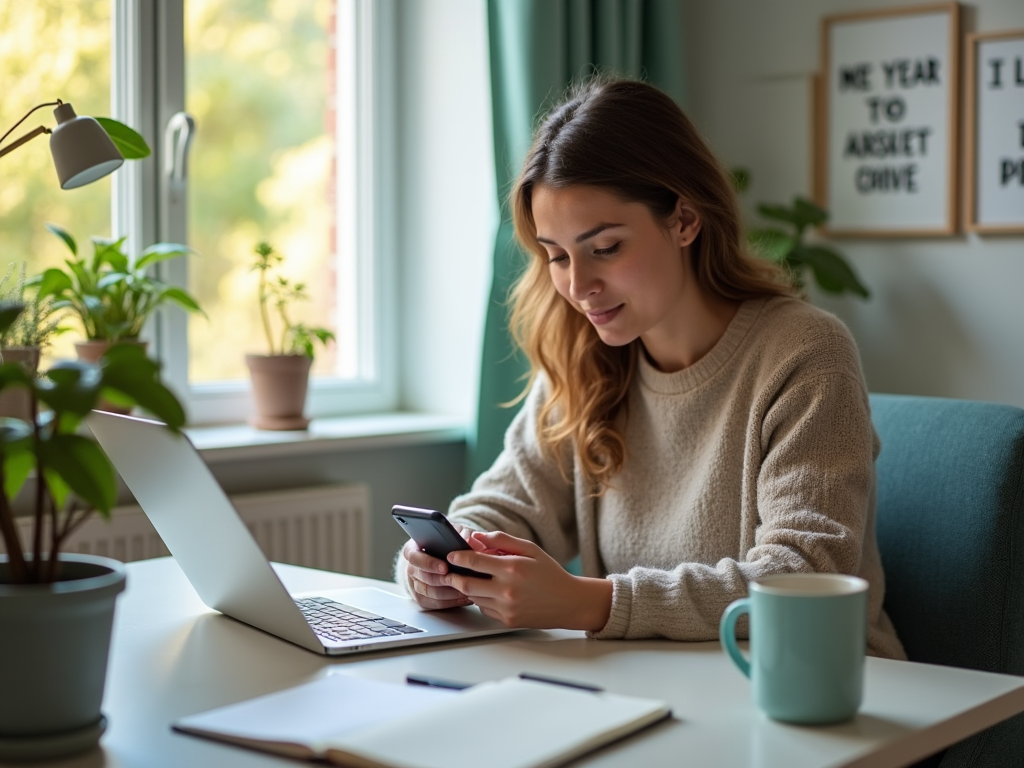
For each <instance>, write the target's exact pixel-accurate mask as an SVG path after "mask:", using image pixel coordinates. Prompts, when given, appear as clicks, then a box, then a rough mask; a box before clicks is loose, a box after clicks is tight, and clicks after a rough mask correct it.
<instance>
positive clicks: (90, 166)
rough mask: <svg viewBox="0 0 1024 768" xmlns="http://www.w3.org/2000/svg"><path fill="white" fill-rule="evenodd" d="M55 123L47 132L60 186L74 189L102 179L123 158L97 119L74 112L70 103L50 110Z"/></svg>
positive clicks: (118, 165)
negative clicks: (51, 130) (51, 129)
mask: <svg viewBox="0 0 1024 768" xmlns="http://www.w3.org/2000/svg"><path fill="white" fill-rule="evenodd" d="M53 116H54V117H55V118H56V119H57V127H56V128H54V129H53V132H52V133H51V134H50V153H51V154H52V155H53V165H54V167H56V169H57V178H58V179H59V180H60V186H61V189H74V188H75V187H81V186H82V185H84V184H89V183H91V182H94V181H96V179H101V178H103V177H104V176H106V175H107V174H108V173H111V172H113V171H115V170H117V169H118V168H120V167H121V164H122V163H124V158H123V157H122V156H121V153H120V152H118V151H117V147H115V146H114V142H113V141H111V140H110V136H108V135H107V132H106V131H105V130H103V126H101V125H100V124H99V123H98V122H96V121H95V120H94V119H93V118H91V117H87V116H85V115H81V116H79V115H76V114H75V110H74V109H72V107H71V105H70V104H67V103H64V104H61V105H60V106H58V107H57V108H56V109H55V110H53Z"/></svg>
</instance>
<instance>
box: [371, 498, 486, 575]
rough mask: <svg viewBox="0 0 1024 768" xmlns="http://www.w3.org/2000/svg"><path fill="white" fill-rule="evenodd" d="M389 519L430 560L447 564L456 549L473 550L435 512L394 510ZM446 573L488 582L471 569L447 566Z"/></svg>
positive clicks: (397, 507) (405, 508)
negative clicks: (432, 558)
mask: <svg viewBox="0 0 1024 768" xmlns="http://www.w3.org/2000/svg"><path fill="white" fill-rule="evenodd" d="M391 516H392V517H393V518H395V522H396V523H398V524H399V525H400V526H402V528H403V529H404V530H405V532H406V533H407V534H409V538H410V539H412V540H413V541H415V542H416V543H417V544H418V545H419V548H420V549H422V550H423V551H424V552H426V553H427V554H428V555H430V556H431V557H436V558H437V559H438V560H444V561H445V562H448V553H449V552H455V551H456V550H459V549H472V547H470V546H469V544H467V543H466V540H465V539H464V538H462V535H461V534H460V533H459V532H458V531H457V530H455V526H454V525H452V524H451V523H450V522H449V521H448V518H447V517H445V516H444V515H442V514H441V513H440V512H438V511H437V510H435V509H417V508H416V507H403V506H397V505H396V506H394V507H392V508H391ZM448 570H450V571H451V572H452V573H461V574H464V575H466V576H477V577H479V578H481V579H489V578H491V575H490V574H489V573H480V572H479V571H474V570H472V569H470V568H461V567H459V566H457V565H452V564H451V563H448Z"/></svg>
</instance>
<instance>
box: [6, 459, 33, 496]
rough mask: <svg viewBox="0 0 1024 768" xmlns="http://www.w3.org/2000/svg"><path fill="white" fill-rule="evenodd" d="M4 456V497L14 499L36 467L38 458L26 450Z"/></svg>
mask: <svg viewBox="0 0 1024 768" xmlns="http://www.w3.org/2000/svg"><path fill="white" fill-rule="evenodd" d="M5 454H6V455H5V456H4V495H5V496H6V497H7V498H8V499H14V497H15V496H17V495H18V491H20V490H21V487H22V486H23V485H24V484H25V481H26V480H28V476H29V474H30V473H31V472H32V470H33V469H34V468H35V466H36V457H35V454H34V453H32V451H30V450H28V449H27V448H26V449H25V450H20V451H12V452H6V451H5Z"/></svg>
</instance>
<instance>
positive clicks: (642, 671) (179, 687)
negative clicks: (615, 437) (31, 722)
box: [43, 558, 1024, 768]
mask: <svg viewBox="0 0 1024 768" xmlns="http://www.w3.org/2000/svg"><path fill="white" fill-rule="evenodd" d="M277 568H278V572H279V573H280V574H281V576H282V579H283V580H284V582H285V584H286V585H287V586H288V588H289V589H290V590H292V591H293V592H299V591H306V590H315V589H336V588H339V587H347V586H366V585H367V584H371V585H376V586H382V587H384V588H390V585H384V584H382V583H381V582H372V581H370V580H368V579H360V578H357V577H352V576H344V575H341V574H334V573H327V572H324V571H315V570H310V569H305V568H296V567H293V566H277ZM341 668H344V671H345V672H346V673H351V674H356V675H360V676H364V677H371V678H376V679H380V680H389V681H394V682H401V681H404V679H405V675H406V674H407V673H410V672H416V673H420V674H428V675H435V676H437V677H448V678H454V679H458V680H465V681H467V682H480V681H484V680H490V679H496V678H500V677H505V676H508V675H514V674H517V673H519V672H522V671H531V672H539V673H542V674H545V673H546V674H549V675H553V676H561V677H565V678H569V679H577V680H582V681H587V682H592V683H595V684H597V685H601V686H604V687H605V688H607V689H608V690H610V691H615V692H617V693H624V694H633V695H637V696H647V697H651V698H658V699H663V700H666V701H668V702H670V703H671V705H672V709H673V713H674V718H673V719H672V720H671V721H670V722H667V723H664V724H661V725H658V726H655V727H654V728H652V729H650V730H648V731H645V732H643V733H642V734H639V735H636V736H634V737H631V738H629V739H626V740H625V741H622V742H619V743H618V744H615V745H612V746H610V747H607V748H605V749H603V750H601V751H599V752H596V753H594V754H592V755H590V756H588V757H586V758H584V759H583V760H581V761H579V762H578V763H576V764H586V765H588V766H637V765H643V766H659V765H666V766H667V765H672V766H675V765H680V764H683V763H685V764H687V765H694V766H697V765H699V766H705V767H712V768H713V767H714V766H730V767H733V766H756V767H757V768H771V767H773V766H778V768H812V767H818V766H832V767H836V766H869V765H870V766H872V768H884V767H885V766H898V765H905V764H907V763H908V762H912V761H913V760H915V759H918V758H921V757H924V756H926V755H928V754H930V753H932V752H935V751H937V750H938V749H941V748H943V747H945V746H947V745H948V744H951V743H954V742H956V741H959V740H960V739H962V738H964V737H965V736H968V735H970V734H971V733H974V732H977V731H979V730H982V729H983V728H985V727H987V726H988V725H991V724H993V723H996V722H998V721H1000V720H1002V719H1005V718H1006V717H1008V716H1010V715H1013V714H1015V713H1017V712H1021V711H1024V678H1018V677H1013V676H1008V675H995V674H989V673H984V672H975V671H969V670H961V669H952V668H948V667H936V666H928V665H922V664H912V663H909V662H894V661H888V660H883V659H868V664H867V679H866V682H865V701H864V706H863V707H862V709H861V712H860V714H859V715H858V716H857V717H856V718H855V719H854V720H853V721H851V722H849V723H846V724H843V725H838V726H828V727H820V726H819V727H806V726H805V727H801V726H792V725H783V724H781V723H776V722H774V721H772V720H769V719H768V718H766V717H764V716H763V715H762V714H760V713H759V712H758V711H757V710H756V709H755V708H754V706H753V704H752V702H751V696H750V686H749V683H748V681H747V679H746V678H745V677H743V676H742V675H741V674H740V672H739V671H738V670H737V669H735V667H733V665H732V662H731V661H729V660H728V658H726V656H725V655H724V654H723V653H722V652H721V650H720V649H719V646H718V644H717V643H677V642H670V641H661V640H657V641H606V640H588V639H586V638H585V637H584V636H583V634H582V633H580V632H570V631H562V630H558V631H535V630H532V631H529V632H524V633H520V634H516V635H511V636H505V637H499V638H489V639H483V640H479V641H469V642H457V643H447V644H442V645H432V646H426V647H423V646H420V647H414V648H409V649H406V650H405V651H390V652H377V653H372V654H364V655H356V656H354V657H347V658H345V659H341V660H338V659H328V658H325V657H322V656H318V655H316V654H314V653H311V652H309V651H306V650H303V649H301V648H298V647H296V646H293V645H291V644H289V643H286V642H284V641H282V640H279V639H277V638H275V637H272V636H270V635H267V634H265V633H263V632H260V631H259V630H255V629H252V628H250V627H248V626H246V625H244V624H241V623H239V622H236V621H234V620H232V619H228V618H226V617H224V616H222V615H220V614H219V613H215V612H213V611H211V610H210V609H208V608H207V607H206V606H205V605H203V604H202V602H201V601H200V600H199V598H198V597H197V596H196V594H195V592H194V591H193V590H192V588H191V586H190V585H189V583H188V582H187V580H186V579H185V577H184V576H183V575H182V573H181V570H180V569H179V568H178V566H177V563H175V562H174V561H173V560H172V559H169V558H162V559H158V560H149V561H143V562H138V563H131V564H130V565H129V566H128V588H127V590H126V592H125V593H124V595H123V596H122V597H121V600H120V602H119V604H118V608H117V619H116V627H115V630H114V638H113V644H112V648H111V659H110V667H109V672H108V676H107V690H106V698H105V700H104V707H103V709H104V712H105V713H106V715H107V717H108V718H109V720H110V728H109V729H108V731H107V733H106V734H105V735H104V737H103V739H102V741H101V749H100V750H98V751H97V750H93V751H92V752H90V753H87V754H85V755H82V756H80V757H78V758H75V759H72V760H64V761H59V762H51V763H45V764H43V765H45V766H48V767H51V768H52V767H53V766H61V767H62V768H64V767H68V768H70V767H71V766H74V767H75V768H86V767H88V768H98V766H107V767H109V768H113V767H116V768H127V767H128V766H131V767H132V768H139V767H140V766H186V765H187V766H219V767H220V768H242V767H243V766H246V767H252V766H264V765H266V766H270V765H278V766H295V765H297V764H298V763H296V762H294V761H291V760H281V759H277V758H274V757H271V756H267V755H263V754H261V753H257V752H251V751H247V750H244V749H239V748H235V747H229V746H225V745H221V744H217V743H214V742H210V741H205V740H202V739H197V738H194V737H190V736H185V735H182V734H178V733H174V732H172V731H171V730H170V723H171V722H173V721H174V720H176V719H177V718H179V717H182V716H184V715H187V714H192V713H195V712H202V711H204V710H207V709H211V708H213V707H217V706H221V705H224V704H230V703H233V702H237V701H242V700H244V699H248V698H252V697H254V696H259V695H261V694H265V693H270V692H272V691H277V690H281V689H283V688H288V687H290V686H293V685H297V684H299V683H302V682H305V681H308V680H311V679H313V678H316V677H319V676H321V675H324V674H326V673H327V672H328V670H332V669H334V670H338V669H341ZM511 728H512V733H514V726H511ZM523 736H524V737H525V736H526V735H525V734H524V735H523Z"/></svg>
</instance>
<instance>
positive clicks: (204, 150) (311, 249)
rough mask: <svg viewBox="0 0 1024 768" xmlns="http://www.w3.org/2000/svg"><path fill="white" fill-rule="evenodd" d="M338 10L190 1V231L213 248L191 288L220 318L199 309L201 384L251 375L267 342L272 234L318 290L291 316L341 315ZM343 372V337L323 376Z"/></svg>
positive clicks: (329, 318)
mask: <svg viewBox="0 0 1024 768" xmlns="http://www.w3.org/2000/svg"><path fill="white" fill-rule="evenodd" d="M342 5H343V6H344V5H345V4H344V3H343V4H342ZM335 12H336V9H335V6H334V2H332V0H313V1H312V2H310V1H304V2H295V1H294V0H187V2H186V5H185V51H186V61H185V75H186V111H188V112H189V113H190V114H191V115H192V116H193V117H194V118H195V121H196V133H195V139H194V141H193V144H192V152H191V157H190V160H189V176H190V184H189V207H188V229H189V233H188V239H189V244H190V245H191V246H192V247H194V248H195V249H196V250H197V251H198V252H199V253H198V255H196V256H193V257H190V260H189V264H188V275H189V277H188V282H189V286H188V287H189V290H190V291H191V292H192V293H193V295H194V296H195V297H196V299H197V300H198V301H199V303H200V305H201V306H202V307H203V309H204V310H205V312H206V315H207V317H205V318H204V317H200V316H193V317H191V318H190V320H189V329H188V333H189V378H190V380H191V381H192V382H193V383H203V382H212V381H221V380H232V379H243V378H245V377H246V376H247V372H246V369H245V362H244V354H245V353H246V352H256V353H265V352H267V342H266V340H265V338H264V332H263V326H262V324H261V322H260V316H259V309H258V301H257V280H258V275H257V273H255V272H253V271H252V268H251V267H252V264H253V260H254V254H253V249H254V247H255V245H256V244H257V243H258V242H259V241H261V240H266V241H268V242H269V243H271V245H273V246H274V248H275V249H276V250H277V251H278V252H279V253H280V254H281V255H282V256H283V257H284V262H283V264H282V267H281V273H282V274H283V275H284V276H286V277H287V278H288V279H289V280H291V281H293V282H296V281H297V282H301V283H303V284H305V286H306V289H307V291H308V293H309V296H310V300H309V301H308V302H305V303H301V304H297V305H295V306H293V307H292V308H291V309H290V314H291V315H292V318H291V319H292V320H293V321H298V322H304V323H306V324H309V325H315V326H326V327H328V328H331V329H332V330H333V329H334V328H335V326H336V324H337V322H336V308H337V304H338V302H337V300H336V295H337V292H338V282H339V278H338V275H337V268H336V262H337V259H336V257H335V250H336V248H335V242H336V232H335V226H336V225H335V216H334V209H333V202H332V201H333V200H334V197H335V166H336V160H335V157H336V149H335V147H336V141H335V119H334V118H335V116H334V113H333V110H332V108H331V104H332V103H333V100H334V98H333V97H334V92H335V57H334V52H333V49H332V47H331V41H332V39H333V31H334V27H335V20H334V14H335ZM274 333H275V334H276V335H277V336H279V335H280V333H281V328H280V325H277V326H275V328H274ZM338 372H339V366H338V354H337V351H336V348H335V347H334V345H332V346H331V347H330V348H329V349H326V350H325V349H322V348H318V349H317V354H316V361H315V363H314V368H313V373H314V375H321V376H323V375H331V376H336V375H338Z"/></svg>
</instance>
